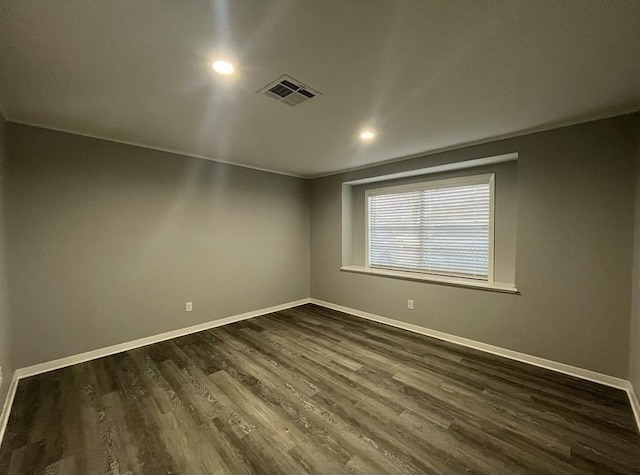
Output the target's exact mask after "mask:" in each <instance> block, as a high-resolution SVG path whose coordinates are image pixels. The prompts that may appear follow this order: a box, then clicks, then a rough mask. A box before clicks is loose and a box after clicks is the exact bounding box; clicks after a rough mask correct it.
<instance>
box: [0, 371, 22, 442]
mask: <svg viewBox="0 0 640 475" xmlns="http://www.w3.org/2000/svg"><path fill="white" fill-rule="evenodd" d="M18 379H19V377H18V375H17V374H16V373H15V372H14V373H13V377H12V378H11V383H9V391H8V392H7V396H6V397H5V400H4V405H3V406H2V414H1V415H0V445H2V438H3V437H4V431H5V430H6V428H7V423H8V422H9V413H10V412H11V406H12V405H13V398H14V397H15V395H16V389H18Z"/></svg>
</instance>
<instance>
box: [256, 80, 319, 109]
mask: <svg viewBox="0 0 640 475" xmlns="http://www.w3.org/2000/svg"><path fill="white" fill-rule="evenodd" d="M257 94H264V95H265V96H267V97H270V98H271V99H274V100H276V101H278V102H281V103H283V104H286V105H288V106H291V107H294V106H297V105H298V104H302V103H303V102H305V101H308V100H309V99H313V98H314V97H316V96H318V95H322V94H321V93H319V92H318V91H316V90H314V89H311V88H310V87H309V86H306V85H305V84H303V83H302V82H300V81H298V80H297V79H294V78H292V77H291V76H287V75H286V74H285V75H284V76H282V77H280V78H279V79H276V80H275V81H273V82H271V83H269V84H267V85H266V86H265V87H263V88H262V89H260V90H259V91H258V92H257Z"/></svg>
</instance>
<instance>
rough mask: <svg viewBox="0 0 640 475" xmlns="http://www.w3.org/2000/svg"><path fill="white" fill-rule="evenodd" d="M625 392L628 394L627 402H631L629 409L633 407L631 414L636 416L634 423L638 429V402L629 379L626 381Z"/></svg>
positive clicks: (639, 422) (639, 425)
mask: <svg viewBox="0 0 640 475" xmlns="http://www.w3.org/2000/svg"><path fill="white" fill-rule="evenodd" d="M626 389H627V394H628V395H629V402H630V403H631V409H633V415H634V417H635V418H636V424H637V425H638V430H640V402H638V396H637V395H636V392H635V390H634V389H633V384H631V382H630V381H627V388H626Z"/></svg>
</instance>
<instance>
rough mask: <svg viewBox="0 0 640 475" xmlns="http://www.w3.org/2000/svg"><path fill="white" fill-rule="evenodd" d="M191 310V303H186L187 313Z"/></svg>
mask: <svg viewBox="0 0 640 475" xmlns="http://www.w3.org/2000/svg"><path fill="white" fill-rule="evenodd" d="M191 310H193V302H187V312H190V311H191Z"/></svg>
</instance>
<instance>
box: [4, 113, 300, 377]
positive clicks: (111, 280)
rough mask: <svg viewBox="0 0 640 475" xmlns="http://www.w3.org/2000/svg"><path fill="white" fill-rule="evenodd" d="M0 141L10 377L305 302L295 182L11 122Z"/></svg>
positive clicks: (291, 179) (298, 197) (297, 183)
mask: <svg viewBox="0 0 640 475" xmlns="http://www.w3.org/2000/svg"><path fill="white" fill-rule="evenodd" d="M7 138H8V143H7V145H8V149H7V151H8V154H7V155H8V167H7V171H8V182H7V183H5V185H6V186H8V190H7V191H8V194H7V203H6V205H7V231H8V235H7V239H8V247H9V248H10V249H11V252H10V255H9V274H10V279H9V293H10V295H11V299H12V315H15V320H16V321H15V322H14V324H13V325H12V327H11V336H12V343H13V352H14V354H15V365H16V367H24V366H27V365H31V364H35V363H40V362H44V361H48V360H52V359H55V358H60V357H64V356H68V355H73V354H77V353H80V352H84V351H88V350H94V349H97V348H101V347H105V346H108V345H113V344H116V343H121V342H126V341H130V340H133V339H136V338H141V337H145V336H150V335H154V334H157V333H161V332H165V331H169V330H174V329H178V328H183V327H186V326H189V325H194V324H198V323H202V322H207V321H210V320H215V319H219V318H222V317H226V316H230V315H235V314H239V313H243V312H248V311H251V310H256V309H260V308H264V307H269V306H273V305H277V304H282V303H285V302H289V301H293V300H297V299H302V298H306V297H308V296H309V214H308V213H309V212H308V196H307V184H306V182H305V181H304V180H302V179H297V178H292V177H287V176H282V175H276V174H271V173H265V172H260V171H255V170H249V169H246V168H240V167H234V166H230V165H224V164H220V163H214V162H211V161H206V160H201V159H195V158H189V157H184V156H178V155H174V154H170V153H164V152H158V151H154V150H148V149H144V148H138V147H132V146H128V145H122V144H118V143H114V142H108V141H103V140H96V139H91V138H85V137H80V136H76V135H70V134H65V133H61V132H55V131H51V130H46V129H40V128H35V127H28V126H23V125H17V124H12V123H9V124H8V130H7ZM186 301H193V305H194V308H193V312H191V313H186V312H185V302H186Z"/></svg>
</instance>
